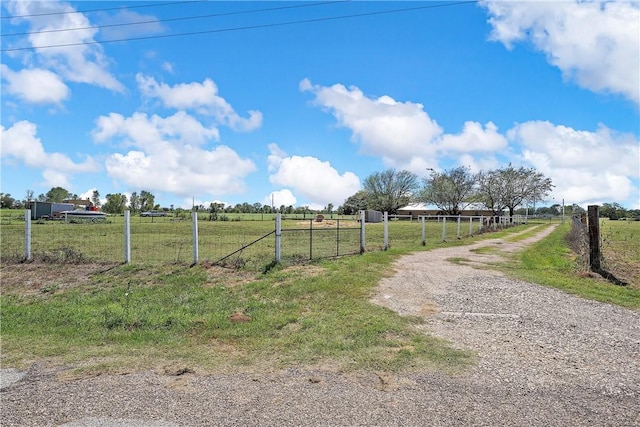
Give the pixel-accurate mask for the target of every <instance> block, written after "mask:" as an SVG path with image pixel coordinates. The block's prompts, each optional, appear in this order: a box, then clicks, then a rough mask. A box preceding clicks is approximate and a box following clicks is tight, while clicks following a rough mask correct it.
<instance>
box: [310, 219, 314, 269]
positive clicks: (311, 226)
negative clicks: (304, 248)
mask: <svg viewBox="0 0 640 427" xmlns="http://www.w3.org/2000/svg"><path fill="white" fill-rule="evenodd" d="M309 259H310V260H312V259H313V220H312V219H311V220H309Z"/></svg>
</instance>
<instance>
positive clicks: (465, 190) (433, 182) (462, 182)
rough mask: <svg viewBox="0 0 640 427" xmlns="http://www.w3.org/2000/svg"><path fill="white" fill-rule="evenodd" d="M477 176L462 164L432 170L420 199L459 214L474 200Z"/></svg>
mask: <svg viewBox="0 0 640 427" xmlns="http://www.w3.org/2000/svg"><path fill="white" fill-rule="evenodd" d="M475 185H476V176H475V175H474V174H472V173H471V171H470V170H469V168H467V167H464V166H460V167H457V168H455V169H451V170H448V171H447V170H445V171H444V172H436V171H433V170H432V172H431V176H430V177H429V178H425V179H424V187H423V189H422V191H421V193H420V195H419V197H418V198H419V200H420V201H423V202H425V203H429V204H432V205H434V206H436V207H437V208H438V209H440V210H441V211H443V212H444V213H446V214H448V215H459V214H460V212H461V211H463V210H464V209H465V208H466V207H467V206H469V205H470V204H471V202H472V201H473V195H474V190H475Z"/></svg>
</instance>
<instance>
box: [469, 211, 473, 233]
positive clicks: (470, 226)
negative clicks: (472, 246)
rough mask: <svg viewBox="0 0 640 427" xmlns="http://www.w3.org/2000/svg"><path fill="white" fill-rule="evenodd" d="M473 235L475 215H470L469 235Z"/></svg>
mask: <svg viewBox="0 0 640 427" xmlns="http://www.w3.org/2000/svg"><path fill="white" fill-rule="evenodd" d="M471 236H473V217H472V216H470V217H469V237H471Z"/></svg>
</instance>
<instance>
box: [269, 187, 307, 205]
mask: <svg viewBox="0 0 640 427" xmlns="http://www.w3.org/2000/svg"><path fill="white" fill-rule="evenodd" d="M296 203H298V199H296V196H294V195H293V193H292V192H291V190H289V189H288V188H285V189H282V190H278V191H273V192H271V193H269V195H268V196H266V197H265V198H264V199H263V200H262V204H263V205H266V206H272V205H273V207H274V208H275V209H278V208H280V206H283V205H284V206H296Z"/></svg>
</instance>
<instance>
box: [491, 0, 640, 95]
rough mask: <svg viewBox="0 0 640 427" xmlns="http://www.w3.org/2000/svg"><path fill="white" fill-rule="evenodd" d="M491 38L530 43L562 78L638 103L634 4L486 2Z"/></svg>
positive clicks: (638, 21) (639, 23)
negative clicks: (562, 75) (554, 67)
mask: <svg viewBox="0 0 640 427" xmlns="http://www.w3.org/2000/svg"><path fill="white" fill-rule="evenodd" d="M483 5H484V6H485V7H486V8H487V9H488V10H489V15H490V19H489V22H490V23H491V25H492V26H493V32H492V34H491V38H492V39H493V40H497V41H500V42H502V43H503V44H504V45H505V46H506V47H507V48H509V49H511V48H512V46H513V43H514V42H519V41H523V40H529V41H531V43H533V45H534V46H535V47H536V48H537V49H538V50H540V51H542V52H544V53H545V54H546V55H547V59H548V61H549V62H550V63H551V64H552V65H554V66H556V67H558V68H559V69H560V70H562V72H563V74H564V76H565V77H566V78H570V79H574V80H575V81H576V82H577V83H578V84H579V85H580V86H582V87H584V88H587V89H589V90H592V91H596V92H612V93H618V94H622V95H623V96H625V97H627V98H629V99H631V100H633V101H634V102H636V103H640V75H639V73H640V42H639V41H638V34H640V3H638V2H637V1H615V2H611V1H606V2H605V1H579V2H576V1H562V2H551V1H548V2H547V1H485V2H483Z"/></svg>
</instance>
